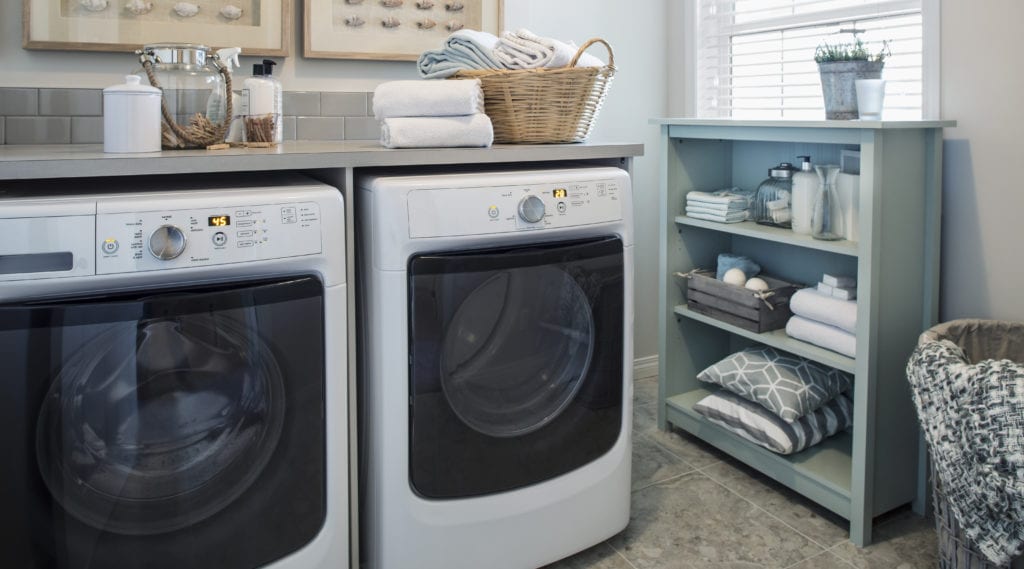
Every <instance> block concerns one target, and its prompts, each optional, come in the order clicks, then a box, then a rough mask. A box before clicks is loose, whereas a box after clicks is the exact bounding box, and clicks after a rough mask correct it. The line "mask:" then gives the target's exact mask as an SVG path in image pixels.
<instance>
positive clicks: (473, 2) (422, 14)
mask: <svg viewBox="0 0 1024 569" xmlns="http://www.w3.org/2000/svg"><path fill="white" fill-rule="evenodd" d="M304 5H305V9H304V13H303V16H304V20H305V21H304V32H305V33H304V34H303V35H304V38H305V40H304V41H305V43H304V46H303V55H305V56H306V57H316V58H330V59H386V60H395V61H415V60H416V59H417V58H418V57H419V55H420V54H421V53H422V52H424V51H426V50H428V49H438V48H440V47H441V45H442V43H443V42H444V39H445V38H446V37H448V35H449V34H451V33H452V32H454V31H457V30H460V29H464V28H465V29H473V30H483V31H486V32H491V33H493V34H497V33H498V31H499V30H500V29H501V26H502V18H503V15H502V13H503V11H504V3H503V0H306V1H305V3H304Z"/></svg>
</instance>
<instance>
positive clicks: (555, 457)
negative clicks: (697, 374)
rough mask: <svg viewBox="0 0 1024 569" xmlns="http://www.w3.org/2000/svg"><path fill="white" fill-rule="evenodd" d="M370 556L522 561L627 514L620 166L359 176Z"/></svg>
mask: <svg viewBox="0 0 1024 569" xmlns="http://www.w3.org/2000/svg"><path fill="white" fill-rule="evenodd" d="M357 186H358V194H357V208H358V213H359V216H360V217H359V219H360V224H361V225H360V228H359V235H360V238H361V253H362V257H361V260H360V274H361V278H360V281H361V283H362V284H363V286H362V293H363V294H364V299H363V303H362V307H363V310H364V314H363V318H362V322H361V324H360V327H361V332H362V334H363V346H362V348H361V353H363V358H362V359H361V363H360V365H361V368H360V369H361V371H360V380H359V387H360V390H361V398H362V401H361V412H360V429H361V431H360V432H361V435H360V436H361V439H362V442H363V444H364V445H365V452H361V456H364V457H366V460H365V462H364V463H363V466H362V470H363V472H364V474H365V475H361V479H362V480H364V481H365V486H364V487H363V488H362V490H363V501H362V502H361V503H362V504H363V521H362V523H361V529H360V534H361V535H362V536H363V537H364V542H363V546H362V547H363V550H362V552H363V553H364V557H365V562H366V566H367V567H368V568H369V569H459V568H465V569H480V568H483V567H487V568H488V569H532V568H535V567H540V566H542V565H545V564H547V563H551V562H553V561H556V560H558V559H561V558H564V557H567V556H569V555H571V554H573V553H576V552H578V551H581V550H583V549H585V548H587V547H589V546H592V545H595V544H597V543H599V542H601V541H602V540H604V539H606V538H608V537H610V536H612V535H614V534H615V533H617V532H619V531H620V530H622V529H623V528H624V527H625V526H626V524H627V523H628V520H629V500H630V449H631V442H630V432H631V419H630V418H631V401H632V395H631V394H632V381H631V380H632V359H633V356H632V353H633V348H632V345H633V334H632V329H633V310H632V298H633V290H632V289H633V274H632V273H633V247H632V245H633V241H632V239H633V232H632V228H631V226H632V221H631V220H632V208H631V188H630V180H629V177H628V175H627V173H626V172H625V171H624V170H621V169H618V168H608V167H602V168H579V169H559V170H537V171H519V172H489V173H467V174H453V175H421V176H405V177H388V176H377V177H368V178H365V179H361V180H359V181H357Z"/></svg>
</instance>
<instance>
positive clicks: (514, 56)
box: [494, 29, 604, 69]
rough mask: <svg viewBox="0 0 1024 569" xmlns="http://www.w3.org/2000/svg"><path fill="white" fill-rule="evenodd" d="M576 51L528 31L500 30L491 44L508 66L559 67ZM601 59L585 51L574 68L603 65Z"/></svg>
mask: <svg viewBox="0 0 1024 569" xmlns="http://www.w3.org/2000/svg"><path fill="white" fill-rule="evenodd" d="M578 50H579V48H578V47H576V45H575V44H573V43H571V42H569V43H566V42H562V41H559V40H556V39H553V38H543V37H540V36H538V35H536V34H534V33H532V32H531V31H530V30H526V29H520V30H516V31H515V32H511V31H508V32H503V33H502V34H501V37H500V38H498V44H497V45H496V46H495V47H494V56H495V58H497V59H498V60H499V61H500V62H501V63H502V65H504V66H505V67H506V68H508V69H536V68H538V67H547V68H558V67H565V66H567V65H569V63H570V62H571V61H572V58H573V56H575V55H576V52H577V51H578ZM603 65H604V62H603V61H601V60H600V59H598V58H597V57H595V56H593V55H590V54H589V53H584V54H583V55H581V56H580V59H579V61H578V62H577V63H576V66H577V67H602V66H603Z"/></svg>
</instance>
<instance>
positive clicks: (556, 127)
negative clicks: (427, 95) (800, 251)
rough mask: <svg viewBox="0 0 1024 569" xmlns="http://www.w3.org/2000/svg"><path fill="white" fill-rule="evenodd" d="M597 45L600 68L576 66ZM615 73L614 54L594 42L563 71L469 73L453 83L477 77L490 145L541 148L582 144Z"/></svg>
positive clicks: (534, 70)
mask: <svg viewBox="0 0 1024 569" xmlns="http://www.w3.org/2000/svg"><path fill="white" fill-rule="evenodd" d="M595 43H600V44H602V45H604V46H605V48H607V49H608V64H607V65H605V66H603V67H576V64H577V63H578V62H579V59H580V57H581V56H582V55H583V52H585V51H586V50H587V48H589V47H590V46H592V45H594V44H595ZM614 75H615V55H614V53H612V47H611V46H610V45H608V42H606V41H604V40H603V39H600V38H594V39H591V40H589V41H587V42H586V43H584V44H583V45H582V46H580V48H579V50H578V51H577V52H576V55H575V56H574V57H573V58H572V61H571V62H569V65H568V66H566V67H559V68H554V69H548V68H540V69H513V70H508V69H472V70H464V71H459V72H458V73H456V74H455V75H454V76H452V79H479V80H480V83H481V86H482V87H483V91H484V112H485V113H487V116H488V117H490V119H491V123H492V124H493V125H494V142H498V143H506V144H544V143H562V142H582V141H583V140H585V139H586V138H587V137H588V136H589V135H590V131H591V130H592V129H593V128H594V122H595V121H596V119H597V113H598V111H600V110H601V105H603V104H604V98H605V95H607V94H608V86H609V85H610V83H611V80H612V77H613V76H614Z"/></svg>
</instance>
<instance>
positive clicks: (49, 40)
mask: <svg viewBox="0 0 1024 569" xmlns="http://www.w3.org/2000/svg"><path fill="white" fill-rule="evenodd" d="M367 1H369V0H367ZM389 1H396V0H389ZM23 6H24V12H23V14H22V46H23V47H24V48H26V49H59V50H73V51H129V52H130V51H134V50H136V49H138V48H140V47H142V45H144V44H149V43H161V42H173V43H197V44H203V45H206V46H209V47H212V48H221V47H240V48H242V53H243V54H244V55H263V56H268V55H275V56H286V55H288V51H289V48H290V47H291V25H292V0H23Z"/></svg>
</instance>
